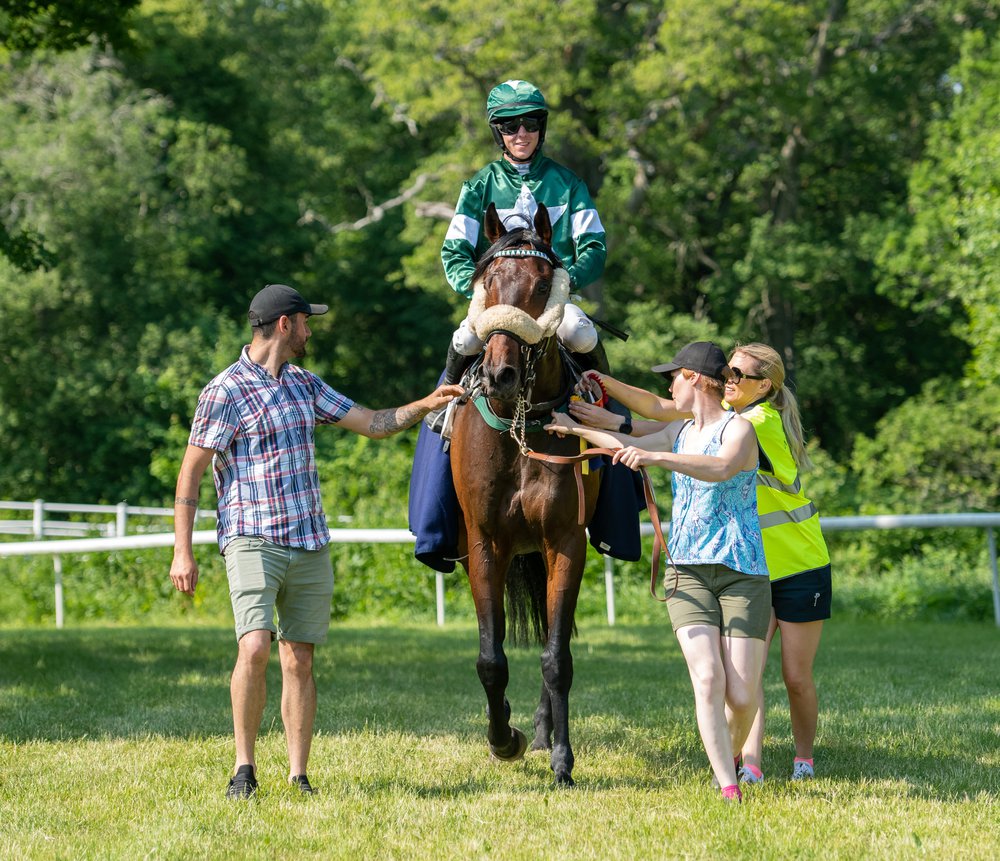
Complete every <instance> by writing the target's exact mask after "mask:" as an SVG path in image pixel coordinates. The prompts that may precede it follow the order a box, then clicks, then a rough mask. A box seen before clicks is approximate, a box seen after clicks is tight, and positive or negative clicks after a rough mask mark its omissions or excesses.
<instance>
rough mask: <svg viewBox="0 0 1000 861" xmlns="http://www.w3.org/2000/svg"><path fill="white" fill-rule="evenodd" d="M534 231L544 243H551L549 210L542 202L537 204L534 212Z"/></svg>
mask: <svg viewBox="0 0 1000 861" xmlns="http://www.w3.org/2000/svg"><path fill="white" fill-rule="evenodd" d="M535 233H537V234H538V238H539V239H541V240H542V242H544V243H545V244H546V245H551V244H552V222H551V221H549V211H548V209H546V207H545V204H544V203H540V204H538V211H537V212H536V213H535Z"/></svg>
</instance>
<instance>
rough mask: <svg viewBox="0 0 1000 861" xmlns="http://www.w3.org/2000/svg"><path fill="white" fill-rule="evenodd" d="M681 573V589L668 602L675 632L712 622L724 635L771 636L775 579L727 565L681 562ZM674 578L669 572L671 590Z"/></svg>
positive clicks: (667, 579)
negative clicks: (743, 571) (768, 629)
mask: <svg viewBox="0 0 1000 861" xmlns="http://www.w3.org/2000/svg"><path fill="white" fill-rule="evenodd" d="M668 571H669V569H668ZM677 575H678V579H677V591H676V592H675V593H674V596H673V597H672V598H671V599H670V600H669V601H668V602H667V609H668V610H669V611H670V623H671V625H673V628H674V631H677V630H679V629H680V628H686V627H687V626H688V625H710V626H712V627H713V628H718V629H719V630H720V631H721V632H722V636H724V637H749V638H751V639H754V640H764V639H766V638H767V628H768V625H770V623H771V582H770V580H768V578H767V577H766V576H755V575H750V574H743V573H742V572H740V571H734V570H733V569H732V568H728V567H726V566H725V565H678V566H677ZM672 580H673V578H672V577H671V576H670V575H669V573H668V576H667V578H666V582H667V591H668V592H669V591H670V589H672V588H673V586H672V583H671V581H672Z"/></svg>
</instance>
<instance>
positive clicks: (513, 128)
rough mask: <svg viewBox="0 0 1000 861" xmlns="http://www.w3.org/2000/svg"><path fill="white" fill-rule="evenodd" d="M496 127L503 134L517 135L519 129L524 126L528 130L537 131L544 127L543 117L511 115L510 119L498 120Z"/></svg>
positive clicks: (494, 124) (495, 123)
mask: <svg viewBox="0 0 1000 861" xmlns="http://www.w3.org/2000/svg"><path fill="white" fill-rule="evenodd" d="M493 126H494V128H496V129H497V131H499V132H500V134H502V135H516V134H517V130H518V129H519V128H521V126H524V130H525V131H526V132H537V131H538V130H539V129H540V128H541V127H542V118H541V117H510V118H509V119H504V120H496V121H495V122H494V123H493Z"/></svg>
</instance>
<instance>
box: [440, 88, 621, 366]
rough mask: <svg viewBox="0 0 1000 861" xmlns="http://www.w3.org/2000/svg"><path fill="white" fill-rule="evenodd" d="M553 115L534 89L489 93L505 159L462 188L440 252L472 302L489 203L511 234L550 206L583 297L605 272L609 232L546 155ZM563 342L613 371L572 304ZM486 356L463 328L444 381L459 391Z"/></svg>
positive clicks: (569, 176)
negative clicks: (468, 371) (474, 363)
mask: <svg viewBox="0 0 1000 861" xmlns="http://www.w3.org/2000/svg"><path fill="white" fill-rule="evenodd" d="M548 115H549V111H548V106H547V105H546V103H545V97H544V96H543V95H542V93H541V91H540V90H539V89H538V88H537V87H536V86H534V85H533V84H530V83H528V82H527V81H517V80H512V81H504V82H503V83H502V84H500V85H498V86H496V87H494V88H493V89H492V90H491V91H490V94H489V97H488V98H487V100H486V118H487V120H488V121H489V124H490V131H491V132H492V133H493V139H494V140H495V141H496V144H497V146H498V147H500V149H501V151H502V153H503V155H502V157H500V158H498V159H497V160H496V161H493V162H490V163H489V164H488V165H486V167H484V168H483V169H482V170H480V171H479V172H478V173H477V174H476V175H475V176H474V177H472V179H470V180H469V181H468V182H465V183H463V185H462V192H461V194H460V195H459V197H458V205H457V206H456V207H455V215H454V217H453V218H452V220H451V224H450V226H449V227H448V233H447V235H446V236H445V239H444V245H443V246H442V248H441V260H442V262H443V263H444V271H445V275H446V277H447V278H448V282H449V283H450V284H451V286H452V289H454V290H455V292H456V293H461V294H462V295H463V296H465V297H466V298H471V297H472V292H473V285H472V273H473V271H474V269H475V267H476V261H477V260H478V259H479V257H480V256H481V255H482V253H483V252H484V251H486V249H487V247H488V246H489V243H488V241H487V240H486V237H485V236H484V231H483V219H484V217H485V213H486V209H487V207H488V206H489V204H490V203H493V204H495V205H496V207H497V212H498V214H499V215H500V218H501V220H502V221H503V224H504V227H506V228H507V230H515V229H517V228H520V227H531V226H532V224H533V223H534V217H535V212H536V210H537V208H538V204H539V203H544V204H545V206H546V207H547V208H548V211H549V218H550V219H551V221H552V249H553V251H555V253H556V255H557V256H558V257H559V258H560V259H561V260H562V261H563V264H564V265H565V266H566V270H567V272H568V273H569V276H570V281H571V285H572V287H574V288H576V289H582V288H584V287H586V286H587V285H588V284H591V283H592V282H594V281H596V280H597V279H598V278H599V277H600V276H601V273H602V272H603V271H604V261H605V258H606V257H607V248H606V246H605V243H604V226H603V225H602V224H601V219H600V217H599V216H598V214H597V209H596V207H595V206H594V202H593V200H591V197H590V192H589V191H588V190H587V186H586V185H585V184H584V182H583V181H582V180H581V179H580V178H579V177H578V176H576V174H574V173H573V172H572V171H570V170H569V169H568V168H565V167H563V166H562V165H561V164H557V163H556V162H554V161H553V160H552V159H550V158H548V157H546V156H545V155H543V154H542V144H543V143H544V141H545V127H546V124H547V122H548ZM557 334H558V336H559V340H560V341H561V342H562V343H563V344H564V345H565V346H566V347H567V348H568V349H569V350H571V351H573V352H574V353H578V354H583V355H584V364H585V365H587V366H593V367H596V368H597V369H598V370H605V369H606V368H607V359H606V358H605V355H604V348H603V346H602V345H601V342H600V341H599V339H598V337H597V329H596V328H595V326H594V324H593V322H592V321H591V320H590V318H589V317H588V316H587V315H586V314H584V312H583V311H581V310H580V309H579V308H578V307H576V306H575V305H573V304H571V303H567V304H566V309H565V313H564V316H563V321H562V324H561V325H560V326H559V329H558V332H557ZM482 348H483V342H482V341H481V340H479V338H478V337H477V336H476V334H475V333H474V332H473V331H472V329H471V327H470V326H469V324H468V320H463V321H462V324H461V325H460V326H459V327H458V329H457V330H456V331H455V333H454V335H453V336H452V340H451V344H450V345H449V348H448V363H447V367H446V371H445V381H447V382H455V383H457V382H458V381H459V379H460V378H461V374H462V370H463V369H464V367H465V364H466V360H467V357H469V356H475V355H477V354H478V353H479V352H480V350H482Z"/></svg>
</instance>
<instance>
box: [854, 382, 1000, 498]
mask: <svg viewBox="0 0 1000 861" xmlns="http://www.w3.org/2000/svg"><path fill="white" fill-rule="evenodd" d="M997 428H1000V386H998V385H997V383H996V382H995V381H992V380H991V381H989V382H984V383H983V384H982V385H981V386H975V385H967V386H956V385H955V384H954V383H952V382H950V381H947V380H935V381H932V382H930V383H928V384H927V385H926V386H925V388H924V390H923V392H921V394H920V395H919V396H918V397H915V398H912V399H911V400H909V401H907V402H906V403H905V404H903V405H902V406H900V407H899V408H898V409H896V410H894V411H893V412H892V413H890V414H889V415H887V416H886V417H885V418H883V419H882V420H881V421H880V422H879V425H878V428H877V432H876V434H875V436H874V437H873V438H871V439H859V440H858V443H857V445H856V447H855V451H854V456H853V461H852V465H853V467H854V469H855V471H856V472H857V474H858V490H859V496H860V499H861V500H866V502H863V503H862V505H861V511H862V512H863V513H874V512H875V511H879V512H884V511H890V512H895V513H911V514H914V513H931V512H935V511H958V512H961V511H996V510H997V509H998V507H1000V447H998V446H997Z"/></svg>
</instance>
